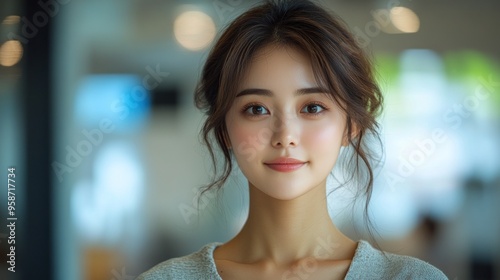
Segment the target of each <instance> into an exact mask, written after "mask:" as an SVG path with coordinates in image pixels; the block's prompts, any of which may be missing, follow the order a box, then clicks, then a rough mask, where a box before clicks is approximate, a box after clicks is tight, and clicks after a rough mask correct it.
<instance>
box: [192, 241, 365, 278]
mask: <svg viewBox="0 0 500 280" xmlns="http://www.w3.org/2000/svg"><path fill="white" fill-rule="evenodd" d="M357 243H358V245H357V247H356V251H355V252H354V256H353V257H352V260H351V264H350V265H349V269H348V270H347V273H346V275H345V277H344V279H349V275H350V274H351V271H352V270H353V269H354V268H353V267H354V266H356V263H357V260H358V259H359V258H360V255H361V254H362V253H361V252H362V251H364V250H366V249H367V248H369V247H371V245H370V244H369V243H368V242H367V241H364V240H359V241H358V242H357ZM222 244H224V243H222V242H212V243H209V244H207V245H206V246H205V248H203V250H202V251H203V257H204V259H205V260H206V261H207V262H208V263H209V267H210V274H212V275H216V277H217V278H216V279H217V280H222V278H221V277H220V275H219V272H218V271H217V266H216V265H215V259H214V251H215V249H216V248H217V247H218V246H220V245H222Z"/></svg>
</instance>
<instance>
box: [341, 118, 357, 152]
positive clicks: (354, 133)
mask: <svg viewBox="0 0 500 280" xmlns="http://www.w3.org/2000/svg"><path fill="white" fill-rule="evenodd" d="M350 125H351V132H350V133H349V124H347V125H346V127H345V129H344V137H343V138H342V146H344V147H347V146H348V145H349V140H350V139H354V138H356V137H357V136H358V134H359V130H358V126H357V125H356V124H355V123H353V122H351V123H350Z"/></svg>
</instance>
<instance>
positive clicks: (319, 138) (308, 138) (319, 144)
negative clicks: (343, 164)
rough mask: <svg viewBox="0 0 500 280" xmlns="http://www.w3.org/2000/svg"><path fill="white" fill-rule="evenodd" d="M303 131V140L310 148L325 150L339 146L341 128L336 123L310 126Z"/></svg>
mask: <svg viewBox="0 0 500 280" xmlns="http://www.w3.org/2000/svg"><path fill="white" fill-rule="evenodd" d="M304 132H306V133H304V135H303V137H305V139H304V138H303V139H304V142H307V143H308V144H309V148H310V149H315V150H319V151H326V150H330V149H332V148H335V149H336V148H340V145H341V143H342V133H343V129H342V128H341V127H340V126H339V125H338V124H329V125H318V126H310V127H309V128H308V129H307V130H305V131H304ZM337 146H338V147H337Z"/></svg>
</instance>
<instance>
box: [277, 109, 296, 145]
mask: <svg viewBox="0 0 500 280" xmlns="http://www.w3.org/2000/svg"><path fill="white" fill-rule="evenodd" d="M271 130H272V138H271V145H272V146H273V147H275V148H288V147H290V146H292V147H293V146H297V145H298V144H299V137H298V131H299V123H298V120H297V118H296V117H294V116H292V115H290V114H282V115H277V116H275V117H274V118H273V120H272V125H271Z"/></svg>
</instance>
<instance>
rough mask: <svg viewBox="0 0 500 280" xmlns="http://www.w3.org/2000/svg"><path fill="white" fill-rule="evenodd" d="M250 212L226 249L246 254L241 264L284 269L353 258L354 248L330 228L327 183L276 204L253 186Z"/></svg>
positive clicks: (332, 225)
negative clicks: (311, 260)
mask: <svg viewBox="0 0 500 280" xmlns="http://www.w3.org/2000/svg"><path fill="white" fill-rule="evenodd" d="M249 188H250V210H249V215H248V219H247V221H246V223H245V225H244V226H243V228H242V229H241V231H240V232H239V233H238V234H237V235H236V237H235V238H233V239H232V240H231V241H230V242H228V243H229V245H230V246H231V247H233V248H235V249H236V248H238V251H239V250H241V251H240V252H245V254H244V256H243V257H242V258H244V259H241V261H242V262H247V263H254V262H259V261H266V262H267V261H270V262H272V263H275V264H276V265H287V264H289V263H293V262H295V261H297V260H300V259H304V258H308V257H314V258H315V259H336V258H339V259H344V258H346V257H347V258H348V257H349V256H351V257H352V249H353V248H355V246H356V244H355V242H353V241H352V240H350V239H349V238H347V237H346V236H344V235H343V234H342V233H341V232H340V231H339V230H338V229H337V228H336V227H335V225H334V224H333V222H332V221H331V219H330V216H329V214H328V210H327V201H326V181H324V182H323V183H322V185H320V186H317V187H316V188H314V189H312V190H311V191H309V192H307V193H305V194H303V195H302V196H300V197H297V198H295V199H293V200H286V201H285V200H278V199H275V198H273V197H270V196H268V195H267V194H265V193H263V192H262V191H260V190H258V189H257V188H255V187H253V186H252V185H250V186H249Z"/></svg>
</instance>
